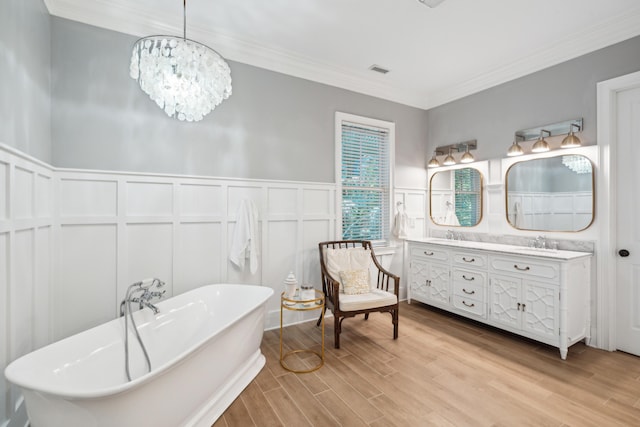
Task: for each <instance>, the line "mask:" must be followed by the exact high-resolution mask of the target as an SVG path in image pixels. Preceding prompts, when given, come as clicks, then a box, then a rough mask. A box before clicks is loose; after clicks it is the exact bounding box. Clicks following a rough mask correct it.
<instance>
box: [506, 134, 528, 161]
mask: <svg viewBox="0 0 640 427" xmlns="http://www.w3.org/2000/svg"><path fill="white" fill-rule="evenodd" d="M518 138H519V137H518V135H516V137H515V139H514V140H513V144H511V147H509V149H508V150H507V156H509V157H516V156H522V155H523V154H524V150H523V149H522V147H521V146H520V144H518Z"/></svg>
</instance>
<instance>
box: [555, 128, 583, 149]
mask: <svg viewBox="0 0 640 427" xmlns="http://www.w3.org/2000/svg"><path fill="white" fill-rule="evenodd" d="M574 126H575V127H577V128H578V132H580V131H581V130H582V128H581V127H580V125H577V124H575V123H571V126H570V127H569V129H570V130H569V135H567V136H566V137H565V138H564V139H563V140H562V143H561V144H560V148H576V147H580V146H581V145H582V142H581V141H580V138H578V137H577V136H576V135H575V134H574V133H573V127H574Z"/></svg>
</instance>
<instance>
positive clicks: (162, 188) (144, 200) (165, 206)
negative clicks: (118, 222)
mask: <svg viewBox="0 0 640 427" xmlns="http://www.w3.org/2000/svg"><path fill="white" fill-rule="evenodd" d="M126 193H127V204H126V212H127V215H128V216H148V217H158V216H171V215H173V184H172V183H171V182H166V183H161V182H128V183H127V186H126Z"/></svg>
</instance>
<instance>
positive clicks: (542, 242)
mask: <svg viewBox="0 0 640 427" xmlns="http://www.w3.org/2000/svg"><path fill="white" fill-rule="evenodd" d="M533 246H534V247H535V248H537V249H547V238H546V237H544V236H542V235H541V236H538V237H536V238H535V240H534V243H533Z"/></svg>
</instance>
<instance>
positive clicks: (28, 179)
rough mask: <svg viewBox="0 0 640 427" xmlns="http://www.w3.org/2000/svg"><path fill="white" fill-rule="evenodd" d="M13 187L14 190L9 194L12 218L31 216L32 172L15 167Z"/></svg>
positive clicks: (32, 195)
mask: <svg viewBox="0 0 640 427" xmlns="http://www.w3.org/2000/svg"><path fill="white" fill-rule="evenodd" d="M14 188H15V190H16V191H15V193H13V194H12V195H11V196H12V204H13V206H12V209H13V215H12V216H13V218H15V219H25V218H33V216H34V215H33V212H34V210H33V200H34V172H33V171H30V170H26V169H23V168H20V167H15V168H14Z"/></svg>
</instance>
